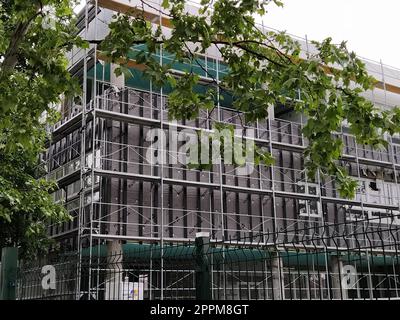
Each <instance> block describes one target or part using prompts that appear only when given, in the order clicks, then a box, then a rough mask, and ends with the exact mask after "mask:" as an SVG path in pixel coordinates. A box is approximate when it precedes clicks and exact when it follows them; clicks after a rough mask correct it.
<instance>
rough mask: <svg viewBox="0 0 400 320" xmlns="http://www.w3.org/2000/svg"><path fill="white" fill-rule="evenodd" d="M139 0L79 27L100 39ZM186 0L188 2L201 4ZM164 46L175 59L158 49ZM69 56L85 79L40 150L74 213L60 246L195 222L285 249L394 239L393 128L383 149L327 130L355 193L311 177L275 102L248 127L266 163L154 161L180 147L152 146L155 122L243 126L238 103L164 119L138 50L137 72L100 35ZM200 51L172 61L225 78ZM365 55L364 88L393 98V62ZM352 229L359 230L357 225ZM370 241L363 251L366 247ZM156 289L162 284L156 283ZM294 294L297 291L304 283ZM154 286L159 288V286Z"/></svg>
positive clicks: (160, 98) (141, 235) (195, 227)
mask: <svg viewBox="0 0 400 320" xmlns="http://www.w3.org/2000/svg"><path fill="white" fill-rule="evenodd" d="M134 4H135V1H127V0H97V1H93V3H92V4H88V5H87V6H86V7H85V8H84V9H83V10H82V12H81V14H80V18H79V20H78V22H77V24H78V27H79V28H80V33H81V34H82V36H83V37H84V38H86V39H91V40H100V39H103V38H104V36H105V35H106V34H107V32H108V29H107V25H108V23H109V22H110V21H111V19H112V15H113V14H114V13H115V12H127V10H128V9H129V8H130V7H132V6H134ZM154 5H155V6H158V5H159V4H158V3H155V4H154ZM188 9H189V10H191V11H193V12H195V10H196V6H195V5H193V6H189V7H188ZM146 11H148V16H149V19H152V18H154V19H153V20H152V22H153V23H161V25H162V26H163V30H164V31H165V32H168V26H167V25H166V24H164V22H163V21H165V19H166V17H163V19H161V17H160V16H159V13H158V12H157V11H155V10H153V9H152V8H150V7H146ZM164 18H165V19H164ZM260 27H262V26H260ZM297 40H298V41H299V42H300V43H301V45H302V47H303V49H304V52H307V51H308V50H311V51H312V50H313V48H312V45H311V44H310V43H309V42H308V41H307V40H305V39H300V38H297ZM138 49H140V48H138V47H136V48H133V49H132V50H138ZM159 58H160V59H162V61H168V59H170V57H169V56H168V54H167V53H165V52H161V53H160V56H159ZM69 59H70V72H71V74H73V75H74V76H75V77H77V78H79V79H80V81H81V84H82V88H83V98H82V100H81V102H78V103H77V102H76V101H75V102H71V101H69V102H68V101H66V102H65V103H64V104H63V105H62V106H60V111H61V113H62V120H61V121H60V122H59V123H57V124H56V125H55V126H54V127H53V128H51V130H52V140H51V142H50V144H49V147H48V151H47V153H46V155H45V157H44V159H43V161H44V162H45V163H46V165H47V169H48V176H49V178H54V179H55V180H57V182H58V185H59V191H57V192H56V193H55V194H54V196H55V199H56V200H63V201H64V203H65V206H66V208H67V209H68V210H69V212H70V213H71V215H72V216H73V220H72V221H71V222H66V223H63V224H61V225H52V226H50V227H49V232H50V234H51V236H52V237H54V238H55V239H57V241H59V243H60V244H61V246H62V248H63V249H64V250H68V251H69V250H81V251H82V250H84V248H88V247H91V248H100V247H101V246H102V245H105V244H106V243H107V242H108V243H110V242H111V243H112V244H113V245H112V246H113V248H114V249H116V248H118V246H121V245H122V246H128V245H131V246H134V245H144V244H150V243H158V244H159V245H161V247H163V246H167V245H168V244H169V243H185V242H188V241H189V240H193V239H194V238H195V237H196V233H198V232H208V233H209V234H210V238H211V241H219V242H226V243H227V244H228V245H229V244H230V243H231V241H232V239H234V240H235V242H237V243H240V242H243V243H248V242H252V243H256V244H257V245H265V246H268V245H269V244H273V245H274V246H275V247H276V245H277V243H280V244H284V248H285V249H284V250H289V249H288V247H289V246H291V245H292V247H291V248H292V249H293V250H301V248H299V247H302V246H303V247H304V248H305V247H306V246H309V247H313V248H317V247H318V248H322V249H323V251H324V252H325V253H326V251H327V250H330V249H332V248H333V249H335V250H338V248H347V249H348V248H350V247H352V246H353V245H354V242H357V243H359V241H364V242H365V246H360V245H358V248H361V247H365V248H370V249H371V250H372V249H376V250H378V249H379V248H380V247H381V244H382V243H384V244H385V246H384V247H383V251H384V252H385V250H386V251H387V252H389V251H390V250H397V245H396V239H397V240H399V239H398V237H399V235H398V227H397V226H398V225H400V218H399V217H398V216H397V215H398V214H399V205H400V203H399V196H400V189H399V184H398V179H400V174H399V169H400V137H388V141H389V144H388V147H387V149H385V150H373V149H372V148H370V147H368V146H363V145H359V144H357V143H356V142H355V139H354V137H353V136H352V135H351V134H349V131H348V130H347V129H346V127H345V126H343V128H342V130H341V132H336V133H333V134H335V135H337V136H338V137H340V138H342V139H343V142H344V145H345V147H344V150H343V156H342V158H341V160H340V161H341V163H342V164H343V166H345V167H346V168H348V171H349V173H350V174H351V175H352V176H353V177H354V178H355V179H357V180H358V181H359V184H360V187H359V188H358V190H357V195H356V197H355V198H354V199H344V198H341V197H340V196H339V193H338V191H337V190H336V183H335V181H334V179H332V178H329V177H323V176H317V177H316V178H315V179H314V180H313V181H310V180H309V179H308V178H307V175H306V172H305V168H304V157H303V151H304V149H305V146H306V145H307V141H306V139H304V137H303V136H302V125H303V123H304V122H305V121H306V119H304V118H303V117H302V115H301V114H297V113H295V112H294V111H293V110H291V109H290V108H284V107H282V106H280V107H277V108H275V110H272V109H271V110H270V111H269V117H268V119H265V120H264V121H259V122H257V123H254V124H253V125H252V127H250V128H248V131H250V130H249V129H252V130H253V132H254V139H255V141H256V143H257V144H259V145H261V146H264V147H266V148H268V149H269V150H270V151H271V152H272V154H273V155H274V157H275V159H276V163H275V164H274V165H272V166H270V167H265V166H263V165H259V166H256V167H255V170H253V171H252V172H251V173H250V174H248V175H238V174H236V169H235V168H234V167H233V166H232V165H224V164H222V165H213V167H212V169H211V170H196V169H189V168H188V167H187V166H184V165H180V164H169V163H168V161H166V162H165V163H150V162H149V161H148V157H146V155H148V152H149V150H150V152H151V154H154V155H155V156H158V154H157V153H160V152H161V153H162V154H163V155H164V156H165V157H166V159H171V157H175V156H176V154H173V153H171V151H169V149H168V148H167V150H165V152H163V151H162V150H152V149H151V148H152V147H153V144H152V141H149V139H146V136H147V135H148V133H149V132H150V130H151V129H154V128H158V129H163V130H165V131H164V132H166V133H167V135H166V137H167V138H166V139H167V141H166V145H167V146H168V133H169V132H171V131H172V130H175V131H178V132H179V131H180V130H183V129H190V128H191V129H196V130H198V129H206V130H211V129H212V125H213V123H214V122H216V121H220V122H225V123H230V124H233V125H234V126H235V127H236V128H241V122H240V119H239V115H238V113H237V112H236V111H234V110H233V109H232V108H230V106H229V99H224V101H221V102H219V103H218V105H217V107H216V108H215V109H214V110H213V111H212V113H208V112H207V111H202V112H201V113H200V115H199V117H198V118H197V119H195V120H186V121H185V120H184V121H170V120H169V119H168V108H167V96H166V94H168V92H167V91H166V89H165V90H154V88H153V87H152V84H151V82H150V81H149V80H147V79H145V78H143V77H142V76H141V66H140V65H138V64H136V63H135V62H134V61H131V63H130V67H131V72H132V74H133V77H129V78H124V76H119V77H117V76H115V74H114V72H113V70H114V69H115V67H116V66H115V65H113V64H110V63H108V62H107V61H106V59H104V57H103V56H102V55H101V53H100V52H99V51H98V50H97V47H96V45H95V44H92V45H91V46H90V48H89V49H87V50H77V51H73V52H71V54H70V57H69ZM198 62H199V63H201V64H202V66H203V67H204V68H200V67H199V66H198V65H197V64H194V63H193V64H192V65H189V64H190V62H188V65H176V69H174V70H171V72H173V73H174V74H176V75H177V76H179V74H181V73H182V71H183V70H185V69H186V68H188V67H190V68H192V70H195V72H197V73H198V74H199V75H200V76H201V80H202V81H204V82H205V83H206V82H208V81H210V78H209V75H210V74H212V75H213V76H214V77H215V78H216V79H220V78H222V77H223V74H224V72H226V66H225V65H224V63H223V61H221V60H220V59H219V56H218V54H217V52H213V51H212V50H209V51H208V52H207V54H206V55H204V56H198ZM364 62H365V63H366V66H367V69H368V71H369V73H370V74H371V75H372V76H374V77H375V78H376V79H377V80H378V83H377V85H376V87H375V89H374V90H372V91H368V92H366V93H365V96H366V97H367V98H368V99H371V100H372V101H373V102H374V103H375V104H376V105H378V106H380V107H382V108H391V107H393V106H395V105H399V104H400V70H399V69H395V68H392V67H389V66H386V65H383V64H382V63H376V62H373V61H369V60H364ZM204 69H205V70H207V72H205V71H204ZM299 99H301V91H299ZM249 138H251V137H249ZM149 148H150V149H149ZM382 226H390V228H386V229H385V228H383V227H382ZM357 228H359V229H357ZM321 230H323V231H321ZM348 230H353V231H357V230H362V232H358V233H357V232H356V233H355V234H357V236H354V234H353V235H352V233H351V232H349V231H348ZM380 230H383V231H380ZM369 232H370V233H369ZM321 233H326V234H328V235H329V236H328V237H327V241H326V243H325V241H321V239H320V240H319V241H316V242H315V241H313V239H316V235H320V234H321ZM335 234H337V235H338V236H337V237H335ZM270 235H274V236H273V237H272V236H271V237H270ZM249 239H251V241H249ZM307 241H308V242H307ZM393 243H394V244H395V245H394V246H391V245H392V244H393ZM296 244H299V246H298V247H296ZM285 245H286V246H285ZM386 245H387V247H386ZM355 247H357V246H355ZM292 249H290V250H292ZM333 249H332V250H333ZM278 251H279V250H278ZM368 252H369V251H368V250H365V252H364V251H363V254H364V253H365V254H366V255H367V256H368ZM360 255H361V254H360ZM326 256H327V255H326ZM326 256H325V257H326ZM160 259H162V258H160ZM369 261H370V260H369V259H368V258H367V265H360V266H356V268H357V270H361V269H362V270H364V272H365V270H366V269H365V268H367V269H368V270H369V271H370V272H371V268H372V267H373V266H371V265H370V263H369ZM376 261H377V260H375V267H376V268H378V269H379V268H383V267H385V268H386V267H387V264H386V263H385V262H383V263H381V262H379V263H378V262H376ZM307 263H308V262H307ZM329 265H330V262H329V261H327V260H325V261H324V262H323V263H320V264H319V268H320V269H321V272H325V271H326V269H329V268H331V269H332V268H333V267H332V266H329ZM382 266H383V267H382ZM162 267H163V264H162V263H161V268H162ZM275 267H276V268H278V269H280V271H281V274H282V275H283V276H282V279H281V280H280V281H281V282H282V283H283V284H282V286H283V287H284V288H285V289H282V291H281V292H283V293H282V294H283V295H285V290H286V288H288V287H287V286H288V285H289V286H290V283H291V281H292V280H291V279H292V278H291V275H290V263H287V262H283V263H278V264H277V266H275ZM271 268H272V267H271ZM315 269H316V268H315V261H310V266H308V269H306V268H305V269H304V270H308V275H310V270H314V272H315ZM317 269H318V267H317ZM378 269H377V270H378ZM389 269H390V270H389V271H387V270H386V269H385V270H386V275H388V272H389V274H390V275H391V276H393V279H394V280H393V283H392V282H390V281H386V282H385V286H386V287H384V289H382V290H381V291H379V292H378V293H372V295H373V296H374V297H389V296H391V297H396V296H398V294H399V292H398V290H397V281H398V280H399V278H398V276H397V271H398V267H397V264H395V263H394V262H393V261H392V262H391V264H390V266H389ZM379 270H381V269H379ZM382 270H383V269H382ZM161 271H162V269H161ZM288 272H289V273H288ZM332 272H334V270H332ZM376 272H377V274H378V273H379V272H381V271H379V272H378V271H376ZM382 272H383V271H382ZM161 273H162V272H161ZM339 273H340V272H339ZM361 273H363V271H361ZM288 274H289V275H288ZM318 274H319V272H318ZM361 278H362V277H361ZM361 278H360V281H359V287H358V288H362V290H361V292H360V289H359V290H358V291H357V290H355V291H354V293H351V295H352V297H360V298H361V297H365V296H368V294H371V290H372V289H371V288H372V287H374V290H375V289H376V286H375V285H373V284H372V282H374V283H375V282H376V283H378V282H379V276H377V278H376V279H373V280H371V277H370V278H369V281H368V279H367V280H365V279H361ZM293 279H294V278H293ZM308 279H309V278H308ZM364 280H365V281H364ZM165 281H167V280H165ZM296 281H297V282H296ZM301 281H305V280H304V279H303V278H301V277H297V278H296V279H295V280H294V281H293V287H296V286H300V287H301V285H300V284H298V283H300V282H301ZM308 281H309V280H308ZM306 282H307V281H305V283H306ZM296 283H297V284H296ZM304 285H305V284H304ZM387 286H389V287H390V288H389V289H388V288H387ZM158 289H160V291H163V289H164V288H163V287H162V285H161V287H159V288H158ZM295 292H296V291H295ZM296 294H297V295H298V296H297V298H299V297H300V296H301V294H302V293H301V290H298V291H297V293H295V295H296ZM327 294H328V293H327ZM349 294H350V293H349ZM286 295H287V294H286ZM161 296H163V293H161ZM154 297H160V293H156V294H155V296H153V298H154ZM164 297H166V295H165V292H164ZM324 297H325V296H324ZM295 298H296V297H295Z"/></svg>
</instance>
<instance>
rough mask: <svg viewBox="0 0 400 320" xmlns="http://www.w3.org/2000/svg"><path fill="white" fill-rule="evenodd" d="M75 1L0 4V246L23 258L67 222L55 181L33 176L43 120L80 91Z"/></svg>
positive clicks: (28, 0)
mask: <svg viewBox="0 0 400 320" xmlns="http://www.w3.org/2000/svg"><path fill="white" fill-rule="evenodd" d="M74 5H75V1H70V0H8V1H1V2H0V246H8V245H15V246H20V247H21V251H22V254H23V255H29V254H34V253H35V252H37V251H38V250H41V249H45V248H46V247H47V245H48V243H49V239H48V238H47V235H46V225H47V224H48V223H49V222H54V223H57V222H61V221H65V220H66V219H69V218H70V217H69V215H68V213H67V212H66V211H65V209H64V208H63V207H62V206H61V205H57V204H55V203H54V201H53V200H52V197H51V195H50V192H52V191H54V190H56V184H55V183H54V182H52V181H46V180H45V179H44V178H40V179H37V170H38V155H39V154H40V153H41V152H42V151H43V150H45V142H46V139H48V138H49V137H48V136H47V134H46V130H45V129H46V125H47V124H51V123H52V122H54V121H55V120H56V119H57V117H58V116H57V113H56V112H55V111H54V108H53V106H54V104H56V103H58V102H59V101H60V97H61V95H65V96H69V95H75V94H77V93H78V90H79V85H78V83H77V82H76V81H75V80H73V79H72V77H71V75H70V74H69V72H68V70H67V62H68V61H67V59H66V55H65V54H66V52H68V50H71V48H72V47H73V46H74V45H75V46H79V47H83V46H85V42H84V41H83V40H82V39H81V38H79V37H78V36H77V32H76V27H75V20H74V13H73V10H72V8H73V7H74Z"/></svg>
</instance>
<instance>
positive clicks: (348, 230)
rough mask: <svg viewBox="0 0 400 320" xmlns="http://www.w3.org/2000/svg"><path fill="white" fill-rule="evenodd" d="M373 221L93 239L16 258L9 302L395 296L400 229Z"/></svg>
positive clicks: (398, 293) (386, 223)
mask: <svg viewBox="0 0 400 320" xmlns="http://www.w3.org/2000/svg"><path fill="white" fill-rule="evenodd" d="M376 219H378V221H377V220H376ZM376 219H375V220H374V221H371V219H366V220H360V221H356V220H355V221H351V223H344V224H319V223H316V222H312V221H310V222H309V223H308V224H304V223H303V224H302V228H299V226H298V225H296V224H293V225H292V226H289V227H288V228H286V229H285V230H276V231H271V232H267V233H263V234H249V235H247V236H245V237H240V238H237V239H223V240H213V239H211V240H209V238H207V237H205V235H204V234H202V235H199V237H198V238H197V239H196V241H195V242H189V243H186V244H164V246H163V247H161V246H160V245H159V244H140V243H125V244H121V245H117V246H116V245H115V243H111V244H112V245H111V246H110V243H109V244H103V245H98V246H96V247H92V248H91V249H89V248H87V249H85V250H83V251H82V252H81V253H80V254H78V253H73V254H69V255H65V254H64V255H61V254H58V255H56V256H50V257H46V259H42V260H40V261H35V262H34V263H30V264H26V263H20V267H19V271H18V281H17V299H21V300H23V299H91V300H147V299H150V300H158V299H165V300H166V299H174V300H177V299H215V300H226V299H256V300H281V299H307V300H308V299H311V300H313V299H317V300H320V299H321V300H325V299H327V300H329V299H396V298H399V296H400V290H399V286H400V283H399V280H400V278H399V266H400V264H399V262H400V261H399V258H400V257H399V253H398V250H399V243H400V239H399V237H400V233H399V231H400V226H399V225H397V224H394V223H388V221H387V218H385V219H381V218H376ZM379 220H380V221H381V223H380V222H379ZM288 230H291V231H292V232H288ZM200 236H201V237H200ZM115 248H119V249H118V250H117V251H116V252H112V250H114V249H115ZM44 266H47V267H44ZM49 266H50V267H49ZM43 267H44V269H43ZM53 267H54V269H53ZM49 270H50V271H49ZM51 271H54V272H53V273H54V275H55V277H54V279H53V280H52V278H51Z"/></svg>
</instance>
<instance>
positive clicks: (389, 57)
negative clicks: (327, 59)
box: [264, 0, 400, 68]
mask: <svg viewBox="0 0 400 320" xmlns="http://www.w3.org/2000/svg"><path fill="white" fill-rule="evenodd" d="M282 1H283V2H284V4H285V5H284V7H283V8H277V7H276V6H271V7H270V10H269V13H268V14H267V15H266V16H265V17H264V25H265V26H268V27H272V28H275V29H278V30H286V31H287V32H289V33H292V34H294V35H297V36H301V37H304V36H305V35H307V37H308V39H314V40H322V39H323V38H326V37H328V36H331V37H332V38H333V39H334V42H335V43H340V42H341V41H342V40H347V41H348V47H349V48H350V49H351V50H354V51H355V52H356V53H357V54H358V55H359V56H361V57H365V58H369V59H372V60H376V61H379V60H380V59H382V62H383V63H385V64H388V65H392V66H394V67H397V68H400V39H399V35H398V33H399V31H400V23H399V21H400V0H379V1H377V0H282Z"/></svg>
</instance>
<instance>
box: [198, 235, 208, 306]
mask: <svg viewBox="0 0 400 320" xmlns="http://www.w3.org/2000/svg"><path fill="white" fill-rule="evenodd" d="M209 244H210V234H209V233H208V232H199V233H196V241H195V246H196V248H195V260H196V300H211V272H210V259H209V258H208V256H207V251H208V248H209Z"/></svg>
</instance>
